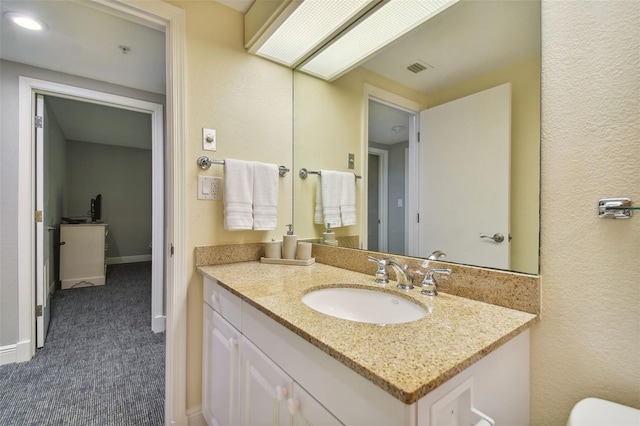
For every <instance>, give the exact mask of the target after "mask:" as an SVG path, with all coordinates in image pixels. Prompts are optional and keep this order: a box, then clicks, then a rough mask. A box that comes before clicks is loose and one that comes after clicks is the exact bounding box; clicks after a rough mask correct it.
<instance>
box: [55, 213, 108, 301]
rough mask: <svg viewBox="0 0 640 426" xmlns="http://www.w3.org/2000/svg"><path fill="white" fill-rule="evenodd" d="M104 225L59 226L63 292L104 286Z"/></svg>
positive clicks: (105, 232) (105, 231)
mask: <svg viewBox="0 0 640 426" xmlns="http://www.w3.org/2000/svg"><path fill="white" fill-rule="evenodd" d="M106 235H107V225H106V224H93V223H92V224H77V225H60V284H61V288H62V289H63V290H65V289H69V288H74V287H89V286H95V285H104V284H105V282H106V271H107V267H106V264H105V252H106V250H107V246H106V244H105V237H106Z"/></svg>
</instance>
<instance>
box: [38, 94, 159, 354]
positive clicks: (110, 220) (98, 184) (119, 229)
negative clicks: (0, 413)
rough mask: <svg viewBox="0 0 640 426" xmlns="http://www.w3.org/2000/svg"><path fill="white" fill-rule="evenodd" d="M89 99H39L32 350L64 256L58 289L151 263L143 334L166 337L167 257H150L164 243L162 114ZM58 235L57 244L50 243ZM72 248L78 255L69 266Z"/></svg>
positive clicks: (127, 101) (128, 103)
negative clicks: (112, 268) (110, 269)
mask: <svg viewBox="0 0 640 426" xmlns="http://www.w3.org/2000/svg"><path fill="white" fill-rule="evenodd" d="M59 89H62V90H64V89H63V88H59ZM74 91H76V92H82V90H79V89H78V88H74ZM39 92H41V91H39ZM80 94H82V93H80ZM85 95H87V96H91V94H85ZM95 95H96V96H95V98H93V99H92V98H86V97H83V98H81V97H79V96H77V94H76V95H71V94H70V92H69V91H66V92H58V93H56V94H55V95H54V94H52V93H48V94H47V95H46V96H44V95H43V94H38V95H37V99H36V100H37V102H36V105H37V110H38V109H39V108H40V105H41V104H42V107H44V110H43V111H40V112H37V117H40V116H42V117H43V119H41V120H39V124H40V125H39V126H38V127H37V128H36V146H37V148H36V159H37V160H36V175H37V176H38V179H37V180H36V186H37V188H36V196H37V200H38V202H37V204H38V205H39V207H38V211H40V212H42V220H43V222H40V223H38V226H37V231H36V242H35V245H36V249H37V255H36V264H37V266H36V270H37V271H44V273H43V274H42V278H41V276H40V274H38V275H37V278H36V281H37V283H36V284H37V289H36V295H37V298H38V306H42V308H39V309H37V315H36V317H37V318H36V330H37V333H36V335H37V339H36V340H37V347H38V348H40V347H42V346H43V345H44V338H45V337H46V332H47V330H46V324H47V322H48V321H46V319H48V316H49V306H48V303H47V302H48V296H49V294H50V292H49V288H50V287H51V283H52V282H53V283H56V282H57V280H58V274H57V273H56V272H57V271H56V270H57V265H59V264H60V260H63V259H62V257H59V256H60V255H61V254H62V253H63V252H64V253H65V254H66V256H64V260H65V262H64V264H65V265H66V266H65V268H63V269H64V270H61V271H59V272H60V274H59V278H60V279H61V280H62V289H65V288H70V287H80V286H89V285H100V284H104V282H105V279H104V276H105V272H106V265H107V264H116V263H131V262H140V261H152V278H151V280H152V288H151V300H152V306H151V312H152V314H151V326H150V328H151V329H152V330H153V331H154V332H156V333H157V332H162V331H164V329H165V315H164V306H163V305H164V304H163V300H164V285H163V282H164V279H163V266H162V265H163V260H164V259H163V258H162V256H158V255H157V256H155V259H154V256H153V253H154V252H155V253H162V247H163V245H164V243H163V241H164V235H163V229H162V223H163V217H164V215H163V211H164V205H163V202H162V199H163V182H164V180H165V179H164V172H163V164H164V156H163V155H162V151H163V146H164V138H163V131H162V129H163V122H162V120H163V118H162V117H163V106H162V105H161V104H154V103H151V102H147V103H146V104H141V103H139V102H133V101H135V100H134V99H131V98H123V99H121V100H119V101H118V102H120V103H118V104H113V103H107V97H106V96H105V94H104V93H96V94H95ZM61 96H66V97H61ZM40 99H42V102H40ZM97 101H100V103H97ZM45 138H46V140H44V139H45ZM42 146H44V149H41V147H42ZM158 152H159V153H160V154H158ZM41 176H44V179H43V178H42V177H41ZM96 194H98V195H96ZM93 197H95V198H93ZM89 200H91V204H90V203H89ZM94 203H95V204H94ZM154 207H155V209H156V210H157V209H159V211H155V210H154ZM89 210H91V215H89ZM96 219H97V220H96ZM74 224H81V225H82V226H75V225H74ZM40 229H42V231H40ZM105 231H106V232H105ZM58 233H60V235H62V234H63V233H64V234H65V238H64V241H62V240H60V241H59V242H58V244H52V242H53V241H57V237H58ZM89 235H92V236H93V237H92V238H91V239H87V238H88V236H89ZM43 237H44V238H43ZM68 238H71V239H72V240H71V241H66V240H67V239H68ZM47 240H49V243H48V244H47V243H46V242H47ZM73 241H75V242H76V244H75V245H74V244H72V242H73ZM70 244H71V245H70ZM72 245H73V246H74V247H72ZM80 246H82V247H80ZM102 247H104V249H102ZM69 250H71V251H74V250H75V251H74V252H75V253H76V255H75V256H72V258H69V256H70V255H71V252H70V251H69ZM47 259H50V260H49V262H48V265H49V267H47V266H48V265H47V262H46V261H47ZM82 259H84V260H82ZM43 262H44V264H43ZM69 262H71V263H69ZM63 275H64V277H63ZM54 285H55V284H54ZM53 288H55V287H53ZM53 288H52V290H53ZM41 300H42V301H43V302H44V303H42V302H40V301H41ZM40 314H42V315H40ZM40 318H44V319H45V321H40Z"/></svg>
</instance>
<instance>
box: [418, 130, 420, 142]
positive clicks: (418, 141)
mask: <svg viewBox="0 0 640 426" xmlns="http://www.w3.org/2000/svg"><path fill="white" fill-rule="evenodd" d="M418 142H420V132H418Z"/></svg>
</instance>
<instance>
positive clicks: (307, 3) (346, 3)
mask: <svg viewBox="0 0 640 426" xmlns="http://www.w3.org/2000/svg"><path fill="white" fill-rule="evenodd" d="M379 1H380V0H304V1H302V3H300V4H299V5H298V6H297V7H296V8H295V10H294V11H293V12H292V13H291V15H289V16H288V17H287V18H286V20H285V21H284V22H282V24H281V25H280V26H279V27H278V28H277V29H276V30H275V32H273V34H271V36H270V37H269V38H268V39H267V40H266V41H265V42H264V43H263V44H262V45H261V46H260V47H259V48H258V49H257V50H256V51H255V53H256V54H257V55H260V56H263V57H266V58H268V59H271V60H273V61H276V62H279V63H281V64H284V65H286V66H289V67H293V66H296V65H297V64H299V63H300V62H301V61H302V60H304V59H305V58H306V57H307V56H308V55H309V54H311V53H312V52H313V51H315V50H316V49H318V48H319V47H321V46H322V45H323V44H324V43H326V41H327V39H330V38H331V37H332V36H335V34H336V32H339V31H341V30H342V29H344V28H345V27H346V26H348V25H349V24H351V23H352V22H353V20H355V19H357V17H359V16H360V15H362V14H363V13H365V12H366V11H367V10H368V9H369V8H370V7H371V6H370V5H371V4H372V3H373V4H376V3H378V2H379Z"/></svg>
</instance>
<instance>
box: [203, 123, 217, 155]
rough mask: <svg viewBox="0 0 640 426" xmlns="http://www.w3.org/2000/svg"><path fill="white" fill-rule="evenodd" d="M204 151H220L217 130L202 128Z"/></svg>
mask: <svg viewBox="0 0 640 426" xmlns="http://www.w3.org/2000/svg"><path fill="white" fill-rule="evenodd" d="M202 149H204V150H205V151H216V150H217V149H218V139H217V138H216V131H215V129H206V128H204V127H203V128H202Z"/></svg>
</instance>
